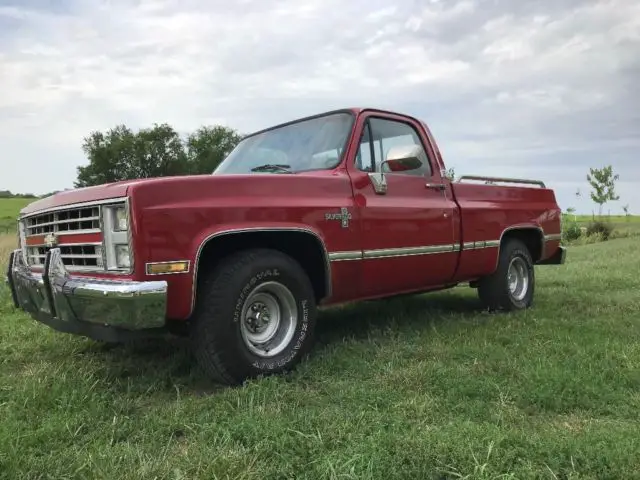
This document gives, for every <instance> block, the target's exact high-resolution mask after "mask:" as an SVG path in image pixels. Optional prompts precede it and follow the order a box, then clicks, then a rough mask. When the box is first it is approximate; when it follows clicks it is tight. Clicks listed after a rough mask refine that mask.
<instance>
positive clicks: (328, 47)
mask: <svg viewBox="0 0 640 480" xmlns="http://www.w3.org/2000/svg"><path fill="white" fill-rule="evenodd" d="M35 1H36V2H37V1H38V0H35ZM574 3H575V4H574ZM42 4H43V5H45V2H42ZM21 5H25V4H24V2H17V1H16V2H15V4H14V5H5V6H3V7H0V52H1V53H0V72H1V75H0V92H1V93H0V144H1V145H2V146H3V155H2V157H0V158H1V160H0V162H1V164H0V172H1V174H0V188H10V189H12V190H15V191H35V192H44V191H49V190H52V189H55V188H63V187H68V186H70V185H71V184H72V182H73V179H74V177H75V167H76V166H77V165H78V164H80V163H82V162H83V161H84V160H83V156H82V152H81V149H80V145H81V142H82V137H83V136H84V135H86V134H87V133H89V131H91V130H94V129H105V128H108V127H110V126H113V125H115V124H116V123H120V122H124V123H127V124H128V125H131V126H134V127H136V126H147V125H149V124H151V123H153V122H165V121H166V122H169V123H171V124H173V125H174V126H175V127H176V128H178V129H179V130H181V131H186V130H191V129H195V128H197V127H198V126H199V125H201V124H203V123H213V122H216V123H225V124H228V125H231V126H233V127H236V128H238V129H239V130H241V131H243V132H247V131H250V130H253V129H256V128H262V127H264V126H267V125H269V124H271V123H273V122H279V121H284V120H288V119H291V118H295V117H298V116H302V115H307V114H311V113H316V112H319V111H323V110H328V109H331V108H335V107H338V106H351V105H372V106H380V107H384V108H391V109H397V110H400V111H405V112H407V113H410V114H413V115H417V116H419V117H421V118H424V119H425V120H426V121H428V122H429V123H430V124H431V125H432V126H433V130H434V133H435V134H436V135H437V138H438V140H439V142H440V144H441V147H442V150H443V152H444V154H445V160H446V161H448V163H449V164H451V165H453V166H455V167H456V169H457V170H458V172H459V173H462V171H469V172H471V171H473V172H474V173H485V172H486V173H495V170H499V171H500V172H501V174H504V175H511V176H515V174H518V173H522V174H524V173H526V174H527V175H530V176H533V177H537V178H543V179H557V178H558V176H560V175H562V176H567V177H566V178H563V183H561V184H560V183H559V184H558V188H559V189H560V190H559V193H558V196H559V198H560V199H561V200H562V201H564V202H565V203H566V202H567V201H569V200H571V201H572V202H573V200H574V199H573V198H571V195H572V193H573V191H575V188H573V185H574V184H575V185H582V189H583V190H585V191H586V190H587V187H586V185H585V184H584V174H585V172H586V171H587V169H588V166H597V165H603V164H606V163H613V164H614V169H615V170H616V171H619V172H620V173H621V174H622V177H623V178H631V177H632V176H633V175H635V173H636V172H637V171H638V170H639V169H640V167H637V166H636V165H637V163H636V162H637V160H636V154H635V153H634V150H635V149H637V148H638V147H639V146H640V139H639V136H640V135H638V132H639V131H640V114H638V113H636V112H637V111H638V108H637V107H638V106H640V104H638V101H637V100H635V98H636V97H637V95H634V91H635V88H637V87H636V85H637V83H638V81H639V80H640V79H639V78H638V77H639V76H640V4H638V2H636V1H635V0H601V1H596V0H594V1H591V2H572V1H569V0H564V1H556V0H554V1H552V0H546V1H544V2H536V3H535V4H534V3H531V2H523V3H520V2H508V1H506V0H476V1H470V0H458V1H451V2H443V1H431V2H414V1H412V0H399V1H397V2H395V3H394V4H393V6H389V3H388V2H383V1H382V0H373V1H371V0H370V1H367V2H365V1H364V0H354V1H352V2H348V3H344V4H343V3H341V2H338V0H324V1H321V0H299V1H297V2H287V1H284V0H253V1H252V0H242V1H236V2H233V3H226V2H221V1H219V0H213V1H208V0H186V1H184V2H178V0H162V1H151V0H140V1H136V2H134V1H126V0H111V1H106V0H104V1H101V2H83V1H81V0H67V1H66V2H62V3H60V4H59V6H58V7H56V10H55V11H52V10H47V8H50V7H48V6H47V7H40V8H38V7H37V6H34V5H36V4H35V3H33V2H29V3H27V5H31V6H30V7H26V6H21ZM46 5H50V4H49V2H46ZM635 151H637V150H635ZM25 169H26V170H27V171H29V172H30V174H29V175H25V174H24V171H25ZM569 184H571V185H572V187H571V189H569V188H568V187H566V185H569ZM576 188H577V187H576ZM625 192H626V193H625V194H624V195H625V196H626V198H625V199H623V200H622V201H621V202H620V203H621V204H624V203H630V204H631V205H632V209H635V210H636V211H640V194H639V193H638V192H636V191H635V189H631V188H629V189H627V190H625ZM565 199H566V201H565ZM574 203H575V202H574ZM582 205H583V208H584V209H585V210H588V209H589V208H590V207H589V205H588V202H587V201H586V200H584V201H583V203H582Z"/></svg>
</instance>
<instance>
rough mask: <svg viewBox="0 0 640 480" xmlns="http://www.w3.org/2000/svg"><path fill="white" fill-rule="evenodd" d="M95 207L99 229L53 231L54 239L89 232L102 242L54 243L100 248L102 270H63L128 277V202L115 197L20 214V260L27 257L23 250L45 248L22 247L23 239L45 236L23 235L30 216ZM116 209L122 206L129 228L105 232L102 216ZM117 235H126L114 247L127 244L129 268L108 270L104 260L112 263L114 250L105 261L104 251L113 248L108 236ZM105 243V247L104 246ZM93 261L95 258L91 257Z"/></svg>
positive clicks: (132, 258)
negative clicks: (112, 208)
mask: <svg viewBox="0 0 640 480" xmlns="http://www.w3.org/2000/svg"><path fill="white" fill-rule="evenodd" d="M95 206H97V207H98V208H99V210H98V219H99V228H97V229H86V230H73V231H64V232H55V233H56V235H57V236H62V235H83V234H91V233H100V234H102V242H86V243H78V242H74V243H72V244H71V243H68V244H66V243H65V244H62V245H60V244H58V246H60V247H66V246H80V245H96V246H101V247H102V249H101V250H102V251H101V255H102V267H93V266H90V267H86V268H76V267H73V266H68V267H67V270H69V271H73V272H83V273H96V274H108V275H130V274H132V273H133V272H134V266H135V252H134V249H133V234H132V225H131V203H130V201H129V197H115V198H109V199H105V200H96V201H90V202H82V203H70V204H67V205H60V206H58V207H52V208H46V209H41V210H37V211H35V212H31V213H29V214H26V215H22V216H20V217H19V219H18V225H19V228H20V233H21V236H20V240H21V243H20V247H21V248H22V250H23V255H24V258H25V259H27V258H28V255H27V247H46V245H45V244H44V243H43V244H39V245H26V239H27V238H33V237H37V236H41V235H46V234H37V235H30V236H27V235H26V232H25V231H24V230H25V229H26V219H28V218H30V217H32V216H34V215H46V214H48V213H53V212H58V211H61V210H74V209H81V208H88V207H95ZM118 206H123V207H124V208H125V212H126V214H127V223H128V225H129V228H128V229H127V230H126V231H116V232H110V231H109V230H108V228H107V227H108V226H109V225H110V224H111V223H110V222H106V223H105V221H104V217H105V215H107V216H109V213H110V207H118ZM114 234H115V235H118V236H120V237H124V236H125V235H126V243H125V241H124V238H121V239H120V240H121V241H119V242H116V243H117V244H118V245H125V244H126V245H128V246H129V256H130V263H131V266H130V267H129V268H110V266H113V265H110V264H109V262H108V260H113V261H114V262H115V251H114V253H113V258H112V259H109V254H108V252H109V251H108V250H107V249H108V248H111V246H112V245H113V241H112V236H113V235H114ZM107 244H109V245H107ZM92 258H95V257H92ZM32 267H33V268H42V265H32Z"/></svg>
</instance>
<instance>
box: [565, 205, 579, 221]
mask: <svg viewBox="0 0 640 480" xmlns="http://www.w3.org/2000/svg"><path fill="white" fill-rule="evenodd" d="M567 213H568V214H569V215H573V220H574V221H576V220H577V217H576V209H575V208H573V207H569V208H567Z"/></svg>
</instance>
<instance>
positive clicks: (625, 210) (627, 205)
mask: <svg viewBox="0 0 640 480" xmlns="http://www.w3.org/2000/svg"><path fill="white" fill-rule="evenodd" d="M622 211H623V212H624V216H625V217H627V222H628V221H629V217H630V216H631V214H630V213H629V204H628V203H627V204H626V205H624V206H623V207H622Z"/></svg>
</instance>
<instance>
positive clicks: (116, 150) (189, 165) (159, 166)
mask: <svg viewBox="0 0 640 480" xmlns="http://www.w3.org/2000/svg"><path fill="white" fill-rule="evenodd" d="M239 141H240V136H239V135H238V134H237V133H236V132H235V131H234V130H232V129H229V128H227V127H221V126H213V127H202V128H200V129H199V130H197V131H196V132H195V133H193V134H190V135H189V136H188V137H187V139H186V141H183V139H182V138H181V137H180V135H179V134H178V133H177V132H176V131H175V130H174V129H173V128H172V127H171V126H169V125H167V124H166V123H163V124H160V125H159V124H154V125H153V127H151V128H144V129H141V130H139V131H138V132H134V131H133V130H131V129H130V128H128V127H126V126H125V125H118V126H116V127H114V128H111V129H109V130H108V131H107V132H106V133H103V132H99V131H94V132H91V133H90V134H89V135H88V136H87V137H85V139H84V143H83V145H82V150H83V151H84V153H85V155H86V156H87V158H88V160H89V164H88V165H85V166H79V167H78V168H77V171H78V178H77V180H76V182H75V187H86V186H90V185H100V184H103V183H110V182H117V181H120V180H129V179H135V178H150V177H164V176H171V175H190V174H201V173H211V172H212V171H213V170H214V168H215V167H216V166H218V164H219V163H220V162H221V161H222V159H223V158H224V157H225V156H226V155H227V154H228V153H229V152H230V151H231V150H232V149H233V148H234V147H235V146H236V144H237V143H238V142H239Z"/></svg>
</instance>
